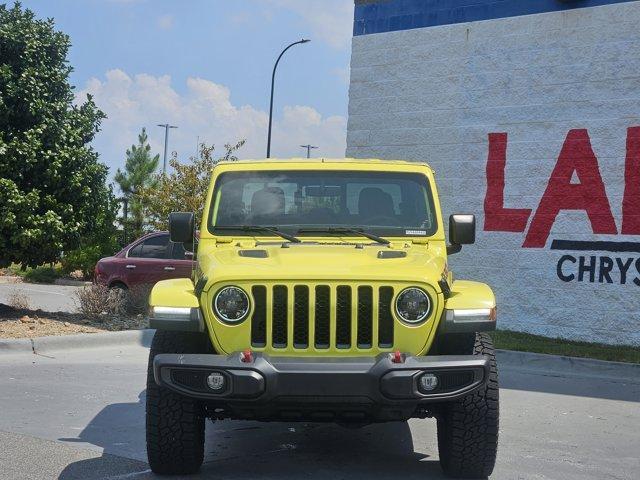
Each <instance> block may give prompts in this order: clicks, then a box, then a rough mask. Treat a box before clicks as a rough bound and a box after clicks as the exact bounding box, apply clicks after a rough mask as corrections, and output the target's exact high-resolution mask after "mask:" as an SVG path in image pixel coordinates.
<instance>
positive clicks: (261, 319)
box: [251, 285, 267, 347]
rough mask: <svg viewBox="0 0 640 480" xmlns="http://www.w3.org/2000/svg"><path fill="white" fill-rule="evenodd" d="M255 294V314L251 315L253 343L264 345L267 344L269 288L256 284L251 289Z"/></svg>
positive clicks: (258, 345) (254, 344) (254, 345)
mask: <svg viewBox="0 0 640 480" xmlns="http://www.w3.org/2000/svg"><path fill="white" fill-rule="evenodd" d="M251 293H252V294H253V303H254V307H253V316H252V317H251V345H252V346H253V347H264V346H266V345H267V288H266V287H264V286H262V285H256V286H254V287H253V288H252V289H251Z"/></svg>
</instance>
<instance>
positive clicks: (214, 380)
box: [207, 372, 225, 392]
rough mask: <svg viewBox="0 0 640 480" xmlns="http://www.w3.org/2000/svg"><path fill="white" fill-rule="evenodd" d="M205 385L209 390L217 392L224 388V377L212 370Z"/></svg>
mask: <svg viewBox="0 0 640 480" xmlns="http://www.w3.org/2000/svg"><path fill="white" fill-rule="evenodd" d="M207 385H208V386H209V388H210V389H211V390H215V391H216V392H219V391H221V390H223V389H224V386H225V378H224V375H222V374H221V373H220V372H213V373H212V374H210V375H209V376H208V377H207Z"/></svg>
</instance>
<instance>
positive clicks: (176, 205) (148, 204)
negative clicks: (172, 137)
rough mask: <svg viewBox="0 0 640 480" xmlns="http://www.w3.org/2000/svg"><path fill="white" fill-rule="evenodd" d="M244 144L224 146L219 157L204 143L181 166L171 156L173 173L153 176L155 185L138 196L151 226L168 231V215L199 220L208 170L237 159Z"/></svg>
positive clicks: (240, 142)
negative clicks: (193, 216)
mask: <svg viewBox="0 0 640 480" xmlns="http://www.w3.org/2000/svg"><path fill="white" fill-rule="evenodd" d="M244 142H245V141H244V140H241V141H239V142H238V143H236V144H233V145H232V144H226V145H225V146H224V148H225V153H224V155H222V156H221V157H219V158H214V156H213V154H214V151H215V147H214V146H213V145H211V146H207V145H204V144H203V145H201V147H200V154H199V155H198V156H197V157H190V158H189V160H188V162H187V163H180V162H179V161H178V158H177V157H176V156H175V154H174V156H173V157H172V158H171V159H170V162H169V163H170V165H171V167H172V168H173V171H172V172H171V173H170V174H169V175H167V176H162V175H156V181H157V183H156V185H155V186H153V187H150V188H146V189H144V190H142V191H141V193H140V198H141V201H142V203H143V204H144V211H145V215H146V218H147V219H148V221H149V222H150V224H151V225H152V226H153V227H154V228H155V229H158V230H167V229H168V227H169V224H168V221H169V214H170V213H171V212H195V214H196V218H202V210H203V208H204V202H205V199H206V198H207V189H208V188H209V181H210V180H211V170H212V169H213V167H214V166H215V164H216V163H218V162H220V161H234V160H237V159H238V157H237V156H236V152H237V151H238V149H240V148H241V147H242V146H243V145H244Z"/></svg>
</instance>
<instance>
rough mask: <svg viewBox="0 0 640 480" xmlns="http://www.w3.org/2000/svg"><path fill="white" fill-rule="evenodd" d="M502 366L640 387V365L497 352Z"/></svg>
mask: <svg viewBox="0 0 640 480" xmlns="http://www.w3.org/2000/svg"><path fill="white" fill-rule="evenodd" d="M496 356H497V359H498V362H499V363H500V365H501V366H504V367H506V368H514V367H515V368H518V370H521V371H530V372H531V373H538V374H540V373H547V374H551V375H553V374H556V375H571V376H579V377H589V378H598V379H603V378H606V379H609V380H615V381H621V382H625V383H633V384H640V364H636V363H624V362H607V361H605V360H595V359H592V358H578V357H562V356H558V355H547V354H544V353H531V352H516V351H513V350H497V351H496Z"/></svg>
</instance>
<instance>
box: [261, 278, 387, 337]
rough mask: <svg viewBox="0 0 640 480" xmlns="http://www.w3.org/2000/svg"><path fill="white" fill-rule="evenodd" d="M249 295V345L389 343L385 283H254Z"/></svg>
mask: <svg viewBox="0 0 640 480" xmlns="http://www.w3.org/2000/svg"><path fill="white" fill-rule="evenodd" d="M251 293H252V296H253V302H254V307H253V314H252V316H251V345H252V347H254V348H264V347H267V346H270V347H271V348H274V349H286V348H288V347H290V346H291V345H293V348H294V349H308V348H310V346H311V347H313V348H314V349H316V350H326V349H330V348H336V349H341V350H347V349H355V348H357V349H359V350H370V349H373V348H382V349H389V348H392V347H393V341H394V338H393V334H394V319H393V316H392V313H391V308H392V301H393V295H394V289H393V287H391V286H371V285H358V284H345V285H337V286H329V285H273V286H268V285H267V286H265V285H254V286H252V288H251Z"/></svg>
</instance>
